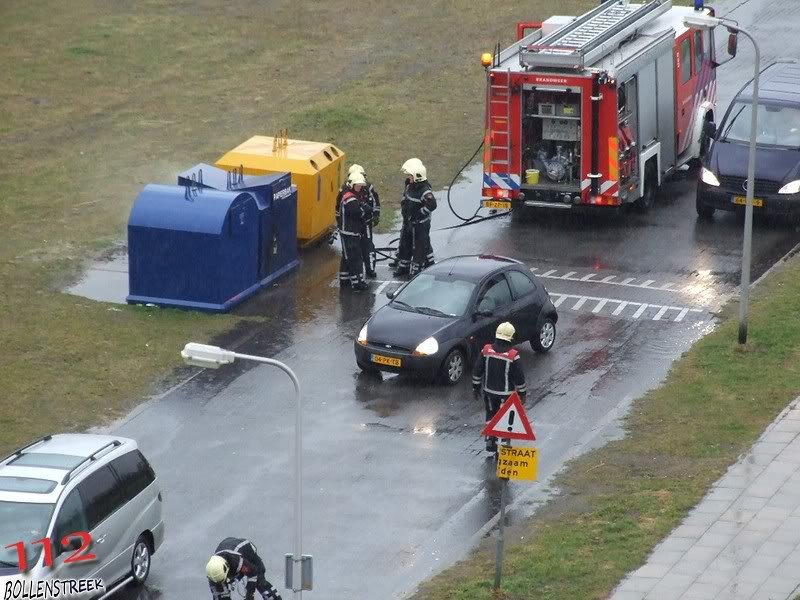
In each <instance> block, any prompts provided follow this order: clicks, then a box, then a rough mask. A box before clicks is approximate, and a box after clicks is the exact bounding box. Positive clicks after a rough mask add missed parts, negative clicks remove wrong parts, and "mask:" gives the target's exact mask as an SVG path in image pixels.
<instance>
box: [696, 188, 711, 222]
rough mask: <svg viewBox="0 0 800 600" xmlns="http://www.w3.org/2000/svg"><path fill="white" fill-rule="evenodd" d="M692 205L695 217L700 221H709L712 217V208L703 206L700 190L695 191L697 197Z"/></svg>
mask: <svg viewBox="0 0 800 600" xmlns="http://www.w3.org/2000/svg"><path fill="white" fill-rule="evenodd" d="M694 205H695V209H696V210H697V216H698V217H700V218H701V219H710V218H711V217H713V216H714V207H713V206H707V205H706V204H703V200H702V196H701V195H700V190H697V197H696V198H695V201H694Z"/></svg>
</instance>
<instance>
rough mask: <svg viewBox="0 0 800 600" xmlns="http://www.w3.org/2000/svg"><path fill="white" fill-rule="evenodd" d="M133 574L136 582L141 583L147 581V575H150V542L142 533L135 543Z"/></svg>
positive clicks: (132, 560) (132, 564) (132, 559)
mask: <svg viewBox="0 0 800 600" xmlns="http://www.w3.org/2000/svg"><path fill="white" fill-rule="evenodd" d="M131 575H133V581H134V583H137V584H140V585H141V584H143V583H144V582H145V581H147V576H148V575H150V544H149V543H148V541H147V538H146V537H145V536H143V535H140V536H139V538H138V539H137V540H136V543H135V544H134V545H133V555H132V556H131Z"/></svg>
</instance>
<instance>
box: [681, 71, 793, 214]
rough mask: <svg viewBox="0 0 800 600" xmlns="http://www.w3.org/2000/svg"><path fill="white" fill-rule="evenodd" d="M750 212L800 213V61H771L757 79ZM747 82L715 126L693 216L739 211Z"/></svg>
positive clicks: (746, 139) (747, 113)
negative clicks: (756, 125)
mask: <svg viewBox="0 0 800 600" xmlns="http://www.w3.org/2000/svg"><path fill="white" fill-rule="evenodd" d="M758 95H759V98H758V133H757V137H756V143H757V150H756V172H755V190H754V191H753V210H754V214H758V213H771V214H784V215H789V214H797V215H800V65H798V64H795V63H776V64H773V65H770V66H769V67H767V68H766V69H765V70H764V71H763V72H762V73H761V76H760V78H759V93H758ZM752 99H753V82H752V80H751V81H749V82H748V83H747V84H746V85H745V86H744V87H743V88H742V89H741V90H739V93H738V94H737V95H736V97H735V98H734V99H733V102H731V105H730V106H729V107H728V111H727V112H726V113H725V117H724V118H723V120H722V123H721V124H720V125H719V127H714V126H713V124H712V125H711V126H710V131H709V133H710V135H712V136H713V143H712V145H711V147H710V148H709V151H708V153H707V154H706V156H705V159H704V160H703V166H702V169H701V171H700V181H699V182H698V185H697V201H696V203H697V214H698V216H699V217H701V218H710V217H711V216H712V215H713V214H714V211H715V210H717V209H720V210H729V211H733V210H743V209H744V205H745V197H746V194H747V161H748V153H749V150H750V120H751V116H752V109H751V106H752V105H751V102H752Z"/></svg>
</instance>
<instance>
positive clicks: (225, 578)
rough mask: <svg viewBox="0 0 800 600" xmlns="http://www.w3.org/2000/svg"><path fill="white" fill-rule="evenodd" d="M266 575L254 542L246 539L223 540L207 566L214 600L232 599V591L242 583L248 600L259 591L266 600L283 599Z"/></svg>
mask: <svg viewBox="0 0 800 600" xmlns="http://www.w3.org/2000/svg"><path fill="white" fill-rule="evenodd" d="M266 572H267V569H266V567H264V561H263V560H261V557H260V556H259V555H258V553H257V552H256V547H255V546H254V545H253V542H251V541H250V540H246V539H244V538H235V537H228V538H225V539H224V540H222V541H221V542H220V543H219V545H218V546H217V550H216V552H214V555H213V556H212V557H211V558H210V559H209V561H208V564H207V565H206V576H207V577H208V585H209V586H210V587H211V594H212V596H213V598H214V600H231V591H232V590H233V588H234V585H235V584H236V583H238V582H239V581H243V582H244V583H245V588H246V590H247V591H246V595H245V598H246V599H247V600H253V598H254V597H255V593H256V591H258V593H259V594H261V597H262V598H263V599H264V600H281V595H280V594H279V593H278V590H276V589H275V588H274V587H272V584H271V583H270V582H269V581H267V579H266V577H264V574H265V573H266Z"/></svg>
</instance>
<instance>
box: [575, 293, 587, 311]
mask: <svg viewBox="0 0 800 600" xmlns="http://www.w3.org/2000/svg"><path fill="white" fill-rule="evenodd" d="M587 300H588V298H587V297H586V296H581V297H580V298H579V299H578V301H577V302H576V303H575V306H573V307H572V310H580V308H581V306H583V305H584V304H585V303H586V301H587Z"/></svg>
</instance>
